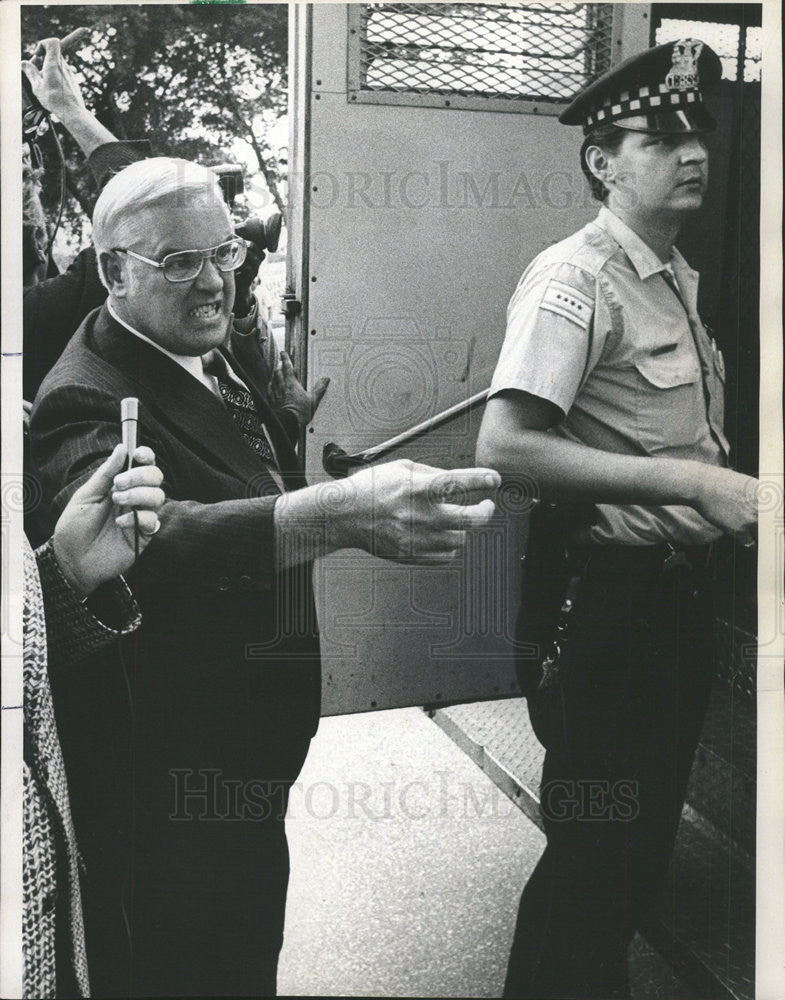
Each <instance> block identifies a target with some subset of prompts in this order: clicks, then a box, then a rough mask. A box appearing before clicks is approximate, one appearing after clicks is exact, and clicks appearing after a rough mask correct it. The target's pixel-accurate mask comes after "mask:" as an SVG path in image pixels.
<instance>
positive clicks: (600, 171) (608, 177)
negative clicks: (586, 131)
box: [583, 146, 616, 186]
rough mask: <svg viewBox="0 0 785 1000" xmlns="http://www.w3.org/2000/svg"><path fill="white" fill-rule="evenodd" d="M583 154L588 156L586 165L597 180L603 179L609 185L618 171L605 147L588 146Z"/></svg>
mask: <svg viewBox="0 0 785 1000" xmlns="http://www.w3.org/2000/svg"><path fill="white" fill-rule="evenodd" d="M583 155H584V156H585V158H586V166H587V167H588V168H589V170H590V171H591V172H592V174H594V176H595V177H596V178H597V180H599V181H602V183H603V184H605V185H606V186H607V185H608V184H609V182H611V181H613V180H614V179H615V177H616V171H615V170H614V169H613V164H612V163H611V161H610V160H609V159H608V155H607V153H606V152H605V150H604V149H601V148H600V147H599V146H588V147H587V149H586V152H585V153H584V154H583Z"/></svg>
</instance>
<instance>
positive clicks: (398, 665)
mask: <svg viewBox="0 0 785 1000" xmlns="http://www.w3.org/2000/svg"><path fill="white" fill-rule="evenodd" d="M293 9H294V14H293V23H292V27H291V52H292V65H291V73H292V83H293V86H292V92H293V94H294V106H293V107H292V109H291V112H292V129H291V143H290V170H291V173H292V180H291V191H292V196H291V208H290V213H291V217H290V220H289V224H290V241H289V246H290V254H291V257H290V268H289V294H290V307H289V311H290V317H289V327H288V336H289V343H290V347H291V348H292V349H293V350H294V352H295V354H296V358H297V363H298V366H299V369H300V372H301V374H303V375H307V378H308V379H309V380H313V379H315V378H318V377H319V376H321V375H329V376H330V379H331V384H330V388H329V389H328V392H327V395H326V396H325V398H324V400H323V402H322V404H321V407H320V409H319V411H318V413H317V415H316V417H315V420H314V422H313V425H312V426H311V427H310V428H309V430H308V433H307V434H306V441H305V447H306V468H307V473H308V477H309V480H310V481H311V482H315V481H317V480H319V479H323V478H324V477H325V473H324V471H323V468H322V450H323V448H324V446H325V444H327V443H329V442H335V443H337V444H339V445H340V446H341V447H342V448H344V449H346V450H347V451H349V452H353V451H357V450H360V449H363V448H366V447H368V446H371V445H374V444H376V443H378V442H379V441H383V440H385V439H387V438H390V437H392V436H393V435H395V434H397V433H399V432H401V431H403V430H405V429H406V428H407V427H410V426H411V425H413V424H416V423H418V422H419V421H421V420H423V419H425V418H426V417H428V416H430V415H432V414H434V413H437V412H438V411H440V410H444V409H446V408H447V407H449V406H451V405H453V404H455V403H457V402H459V401H462V400H466V399H468V398H469V397H470V396H472V395H473V394H475V393H477V392H479V391H481V390H483V389H485V388H487V386H488V385H489V384H490V380H491V376H492V373H493V369H494V366H495V363H496V359H497V357H498V353H499V349H500V346H501V341H502V338H503V335H504V329H505V310H506V306H507V302H508V300H509V298H510V295H511V294H512V292H513V290H514V288H515V285H516V283H517V281H518V279H519V277H520V275H521V273H522V271H523V270H524V268H525V267H526V265H527V264H528V263H529V261H530V260H531V259H532V258H533V257H534V256H535V255H536V254H537V253H539V252H540V251H541V250H542V249H544V248H545V247H546V246H548V245H549V244H551V243H553V242H555V241H557V240H559V239H561V238H563V237H565V236H567V235H568V234H569V233H571V232H573V231H574V230H575V229H576V228H578V227H579V226H580V225H582V224H583V223H584V222H585V221H586V220H588V219H589V218H591V217H592V216H593V215H594V214H595V213H596V207H597V206H596V203H592V202H591V199H590V197H589V194H588V188H587V186H586V185H585V183H584V180H583V177H582V174H581V171H580V167H579V163H578V149H579V146H580V141H581V138H580V136H579V135H578V134H576V130H573V129H568V128H564V127H563V126H560V125H558V124H557V121H556V115H557V114H558V112H559V111H560V110H561V108H562V107H563V105H564V101H565V100H566V99H567V98H568V97H569V96H570V94H571V93H573V92H574V91H575V90H577V89H578V88H579V87H580V86H581V85H582V84H583V83H584V82H585V80H586V79H587V77H589V76H593V75H598V74H599V72H602V71H603V70H604V69H605V68H607V66H608V65H610V64H611V63H612V62H613V61H615V60H617V59H619V58H622V57H623V56H624V54H625V53H626V52H633V51H637V50H640V49H641V48H644V47H645V46H646V45H648V44H649V20H648V13H649V8H648V6H647V5H639V4H635V5H611V4H584V5H578V6H577V7H576V6H575V5H556V6H554V5H545V4H516V5H497V4H494V5H491V4H487V5H485V4H420V5H417V4H414V5H410V4H396V5H384V4H370V5H360V4H352V5H340V4H327V3H325V4H316V5H312V6H302V5H295V7H294V8H293ZM524 50H526V55H525V58H524V59H523V62H522V61H521V53H522V52H524ZM522 91H523V92H524V93H523V97H521V92H522ZM480 419H481V408H479V409H475V410H474V411H473V412H471V413H470V414H464V415H462V416H459V417H457V418H455V419H454V420H452V421H450V422H449V423H447V424H445V425H443V426H441V427H440V428H438V429H437V430H435V431H433V432H432V433H430V434H428V435H426V436H424V437H421V438H419V439H418V440H417V441H416V442H415V443H412V444H410V445H408V446H406V447H404V448H401V449H400V451H399V452H397V453H396V456H397V455H399V456H400V457H406V458H410V459H412V460H416V461H421V462H427V463H429V464H432V465H436V466H441V467H446V468H458V467H462V466H471V465H473V464H474V446H475V439H476V434H477V430H478V427H479V421H480ZM528 505H529V498H527V497H523V496H514V495H505V496H504V497H503V498H502V499H501V502H500V504H499V508H500V513H499V516H498V518H497V519H496V520H495V522H494V523H493V524H492V525H491V526H490V527H489V528H488V529H487V530H486V531H483V532H481V533H478V534H477V535H476V536H474V537H472V539H471V542H470V545H469V546H468V549H467V552H466V556H465V558H464V560H463V563H462V564H461V565H455V566H450V567H445V568H438V569H434V568H425V567H416V568H412V567H403V566H395V565H392V564H390V563H386V562H383V561H381V560H379V559H375V558H373V557H371V556H368V555H366V554H364V553H359V552H354V551H343V552H340V553H336V554H334V555H331V556H329V557H328V558H325V559H322V560H320V561H319V562H318V563H317V566H316V570H315V585H316V593H317V606H318V613H319V623H320V629H321V635H322V653H323V675H324V695H323V712H324V714H340V713H345V712H356V711H366V710H369V709H376V708H389V707H394V706H403V705H423V704H438V703H444V702H451V701H465V700H478V699H482V698H492V697H497V698H498V697H500V696H502V695H505V694H514V693H515V692H516V690H517V688H516V682H515V677H514V670H513V666H512V628H513V625H514V619H515V608H516V603H517V595H516V582H517V575H518V566H519V560H520V555H521V549H522V541H523V537H522V536H523V533H524V532H525V518H522V517H521V514H525V512H526V510H527V508H528Z"/></svg>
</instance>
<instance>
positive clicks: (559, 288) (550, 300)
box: [540, 278, 594, 330]
mask: <svg viewBox="0 0 785 1000" xmlns="http://www.w3.org/2000/svg"><path fill="white" fill-rule="evenodd" d="M540 309H547V310H548V311H549V312H553V313H556V314H557V315H558V316H563V317H564V318H565V319H568V320H570V322H571V323H575V325H576V326H579V327H580V328H581V329H582V330H585V329H586V328H587V327H588V325H589V323H590V322H591V317H592V313H593V312H594V300H593V299H591V298H589V296H588V295H586V294H585V292H579V291H578V290H577V289H576V288H573V287H572V286H570V285H565V284H564V282H563V281H557V280H556V278H551V280H550V281H549V282H548V287H547V288H546V289H545V294H544V295H543V297H542V301H541V302H540Z"/></svg>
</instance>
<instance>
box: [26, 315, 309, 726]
mask: <svg viewBox="0 0 785 1000" xmlns="http://www.w3.org/2000/svg"><path fill="white" fill-rule="evenodd" d="M231 348H232V354H231V355H229V354H227V360H228V361H229V363H230V364H231V365H232V366H233V367H234V368H235V369H236V370H237V373H238V374H239V375H240V376H241V377H242V378H243V379H244V381H245V382H246V384H247V385H248V387H249V389H250V390H251V392H252V395H253V396H254V400H255V403H256V405H257V409H258V411H259V412H260V414H261V416H262V418H263V419H264V421H265V423H266V425H267V427H268V430H269V432H270V435H271V437H272V439H273V443H274V444H275V446H276V451H277V453H278V456H279V459H280V462H281V466H282V470H281V471H282V475H283V477H284V480H285V482H286V485H287V488H289V489H296V488H299V487H301V486H304V485H305V480H304V477H303V475H302V472H301V471H300V468H299V462H298V459H297V456H296V454H295V452H294V449H293V445H292V442H291V441H290V439H289V437H288V435H287V433H286V431H285V430H284V429H283V426H282V425H281V423H280V422H279V420H278V418H277V417H276V414H275V412H274V411H273V410H272V409H271V408H270V407H269V405H268V404H267V402H266V399H265V391H264V388H265V386H266V384H267V380H268V378H269V372H268V371H267V370H266V366H265V361H264V355H263V353H262V351H261V350H260V346H259V343H258V342H257V341H256V339H255V338H254V337H253V336H248V337H242V336H239V335H237V334H234V335H233V339H232V344H231ZM125 396H137V397H138V398H139V401H140V425H139V443H140V444H147V445H149V446H150V447H151V448H153V449H154V451H155V454H156V462H157V464H158V465H159V467H160V468H161V469H162V470H163V472H164V477H165V478H164V489H165V491H166V495H167V502H166V504H165V506H164V508H163V510H162V511H161V513H160V520H161V529H160V531H159V532H158V534H157V535H156V537H155V540H154V542H153V543H152V544H151V545H150V546H149V547H148V549H147V550H146V551H145V553H144V554H143V556H142V557H141V559H140V562H139V566H138V569H137V572H136V573H134V571H133V570H132V571H131V573H130V574H128V577H129V579H130V581H131V584H132V587H134V588H135V589H136V591H137V596H138V599H139V602H140V606H141V609H142V615H143V621H144V624H143V626H142V629H141V630H140V633H139V636H138V639H136V640H134V641H135V642H137V643H138V644H140V645H142V646H144V648H145V651H146V655H147V656H148V659H149V660H150V661H155V664H156V665H155V668H154V677H153V678H151V679H150V681H151V684H153V685H154V686H155V687H156V688H160V694H161V695H164V694H166V695H179V694H182V692H178V691H177V689H176V686H175V683H174V679H175V678H177V682H178V683H180V682H182V683H186V682H188V683H189V685H190V688H191V690H192V691H193V690H195V688H194V685H193V684H192V683H191V682H193V680H194V679H195V677H196V676H197V673H198V674H199V675H200V679H201V682H202V683H205V682H206V681H208V679H209V684H210V685H212V684H215V685H217V689H216V691H215V692H214V694H215V696H216V697H218V696H219V693H220V698H221V702H222V703H223V702H224V699H227V698H229V701H230V703H231V697H230V696H231V694H232V693H236V694H237V696H238V697H239V698H240V699H241V700H242V701H243V703H244V705H243V710H245V711H249V704H253V700H254V699H253V698H252V697H251V696H252V695H255V696H256V697H258V698H259V699H260V701H261V703H262V704H261V706H258V705H257V706H254V707H253V708H251V709H250V711H251V718H255V717H256V715H255V713H256V712H257V711H258V710H260V708H261V709H263V710H264V711H265V712H267V710H268V707H269V708H270V709H274V712H275V716H276V717H280V713H282V712H283V713H285V715H286V716H287V717H288V718H289V720H290V722H289V725H290V726H291V728H292V729H294V730H296V731H297V732H303V731H307V732H308V733H311V732H313V731H314V729H315V726H316V722H317V718H318V708H319V705H318V700H319V699H318V694H319V690H318V689H319V683H318V678H319V670H318V642H317V639H316V627H315V618H314V615H313V610H312V609H313V604H312V595H311V588H310V575H311V568H310V566H306V567H304V568H303V569H301V570H296V571H292V572H288V573H282V574H278V573H276V571H275V565H274V546H275V543H274V535H273V507H274V505H275V501H276V498H277V496H278V492H279V491H278V488H277V487H276V485H275V482H274V480H273V479H272V477H271V476H270V475H269V473H268V472H267V470H266V467H265V465H264V463H263V462H262V461H261V460H260V459H259V457H258V456H257V455H256V454H255V453H254V451H253V450H252V449H251V448H250V447H249V446H248V445H247V444H246V442H245V439H244V438H243V436H242V434H241V433H240V432H239V431H238V429H237V426H236V425H235V423H234V421H233V419H232V417H231V415H230V413H229V412H228V411H227V410H226V408H225V407H224V406H223V405H222V403H221V401H220V400H219V399H218V398H217V397H216V396H214V395H213V394H212V393H211V392H209V390H208V389H206V388H205V387H204V386H203V385H201V383H199V382H198V381H197V380H196V379H194V378H193V377H192V376H191V375H189V374H188V373H187V372H186V371H184V370H183V369H182V368H181V367H180V366H179V365H178V364H176V363H175V362H174V361H172V360H171V359H169V358H168V357H166V356H165V355H163V354H162V353H161V352H160V351H157V350H156V349H155V348H154V347H152V346H150V345H148V344H146V343H144V342H143V341H141V340H139V339H138V338H136V337H134V336H133V335H132V334H130V333H129V332H128V331H127V330H125V329H124V328H123V327H122V326H120V324H118V323H116V322H115V321H114V320H113V319H112V317H111V315H110V314H109V312H108V310H107V309H106V307H102V308H101V309H98V310H96V311H95V312H93V313H91V314H90V315H89V316H88V317H87V319H86V320H85V322H84V323H83V324H82V326H81V327H80V329H79V330H78V331H77V333H76V334H75V335H74V337H73V339H72V341H71V342H70V343H69V345H68V347H67V348H66V350H65V352H64V354H63V355H62V357H61V358H60V360H59V362H58V363H57V365H56V366H55V368H54V369H53V371H52V372H51V373H50V375H49V376H48V377H47V379H46V380H45V381H44V383H43V385H42V387H41V391H40V393H39V395H38V398H37V400H36V404H35V407H34V410H33V415H32V421H31V442H32V461H33V464H34V468H35V470H36V472H37V473H38V475H39V476H40V478H41V483H42V486H43V492H44V495H45V496H47V497H49V498H51V500H52V502H53V504H54V506H55V509H56V511H57V512H58V513H59V511H60V510H61V509H62V508H63V507H64V506H65V504H66V502H67V501H68V498H69V497H70V496H71V494H72V493H73V492H74V490H75V489H76V487H77V486H78V485H79V484H80V483H81V482H82V481H83V480H84V479H85V478H86V477H87V476H88V475H89V473H90V471H91V470H92V469H94V468H95V466H96V465H97V464H98V463H99V462H101V461H102V460H103V459H104V458H105V457H106V456H107V455H108V454H109V452H110V451H111V449H112V448H113V447H114V445H115V444H116V442H117V441H118V439H119V435H120V427H119V412H120V410H119V407H120V400H121V399H122V398H123V397H125ZM307 527H308V530H318V525H317V526H307ZM137 649H138V646H137ZM249 654H250V658H249ZM136 655H137V658H138V654H136ZM146 662H147V661H146ZM230 665H231V669H230ZM163 678H167V679H166V680H164V679H163ZM241 678H242V679H241ZM204 701H205V699H204V698H201V697H200V698H197V703H198V704H200V705H203V709H197V707H196V706H192V707H193V710H194V711H196V712H197V713H198V715H199V717H200V719H201V723H200V725H199V726H198V727H197V733H199V734H200V742H204V743H205V744H207V745H209V744H210V740H209V738H208V737H207V736H206V735H205V734H206V732H207V731H210V730H212V729H213V728H214V723H208V716H209V717H210V718H212V717H213V711H212V709H210V708H209V706H208V705H205V704H204ZM178 703H179V704H180V705H181V708H182V703H181V702H179V698H178V697H175V698H174V699H173V700H172V707H174V706H175V705H177V704H178ZM239 711H241V709H240V708H239V706H237V707H235V708H234V709H233V712H234V713H236V712H239ZM205 712H206V713H207V714H206V715H205V714H204V713H205ZM235 718H236V716H235ZM168 726H169V728H170V729H171V728H173V727H172V720H169V721H168Z"/></svg>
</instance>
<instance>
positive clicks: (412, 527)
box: [344, 460, 501, 564]
mask: <svg viewBox="0 0 785 1000" xmlns="http://www.w3.org/2000/svg"><path fill="white" fill-rule="evenodd" d="M500 482H501V477H500V476H499V474H498V472H494V471H493V470H492V469H454V470H452V471H449V472H445V471H444V470H442V469H434V468H431V466H428V465H420V464H417V463H414V462H410V461H408V460H402V461H398V462H388V463H387V464H385V465H378V466H374V467H371V468H368V469H363V470H362V471H360V472H356V473H355V474H354V475H352V476H349V478H348V479H346V480H344V483H345V484H346V486H347V488H349V489H350V490H351V493H350V497H351V500H352V506H351V510H352V521H353V530H354V538H353V539H352V540H351V541H349V542H348V544H349V545H350V546H352V547H357V548H361V549H365V550H366V551H368V552H371V553H372V554H373V555H376V556H381V557H382V558H383V559H391V560H393V561H394V562H400V563H429V564H430V563H443V562H449V561H450V560H452V559H454V558H455V557H456V556H458V555H460V553H461V552H462V550H463V547H464V545H465V544H466V537H467V533H468V532H469V531H471V530H472V529H475V528H479V527H482V525H484V524H487V522H488V521H489V520H490V518H491V516H492V515H493V512H494V503H493V500H492V499H491V496H492V495H493V494H494V493H495V491H496V490H497V489H498V487H499V484H500ZM477 501H479V502H477Z"/></svg>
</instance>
